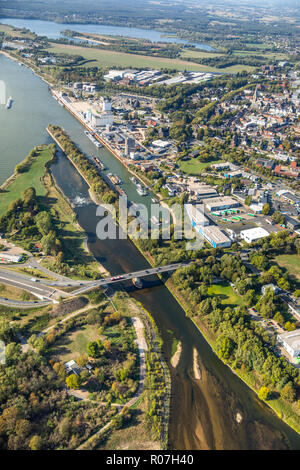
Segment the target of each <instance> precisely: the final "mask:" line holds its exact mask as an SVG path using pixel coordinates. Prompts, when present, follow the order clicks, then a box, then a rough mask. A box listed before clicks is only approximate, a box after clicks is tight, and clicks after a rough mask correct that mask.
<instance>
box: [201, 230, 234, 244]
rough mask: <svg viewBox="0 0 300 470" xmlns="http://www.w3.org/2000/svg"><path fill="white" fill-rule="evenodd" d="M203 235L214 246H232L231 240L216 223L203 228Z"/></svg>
mask: <svg viewBox="0 0 300 470" xmlns="http://www.w3.org/2000/svg"><path fill="white" fill-rule="evenodd" d="M203 235H204V237H205V239H206V240H207V241H208V243H209V244H210V245H211V246H213V247H214V248H228V247H230V246H231V240H230V238H229V237H227V235H225V233H224V232H223V231H222V230H220V229H219V227H217V226H216V225H210V226H209V227H204V228H203Z"/></svg>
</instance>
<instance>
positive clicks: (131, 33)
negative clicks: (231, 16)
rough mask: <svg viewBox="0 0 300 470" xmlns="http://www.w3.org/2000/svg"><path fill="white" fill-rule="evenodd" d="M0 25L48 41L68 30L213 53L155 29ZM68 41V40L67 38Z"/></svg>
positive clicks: (13, 22)
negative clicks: (42, 37) (195, 48)
mask: <svg viewBox="0 0 300 470" xmlns="http://www.w3.org/2000/svg"><path fill="white" fill-rule="evenodd" d="M0 23H3V24H8V25H11V26H14V27H16V28H27V29H30V31H33V32H34V33H36V34H38V35H39V36H47V37H48V38H49V39H59V38H61V37H63V35H62V34H61V33H62V31H64V30H66V29H70V30H72V31H78V32H79V33H90V34H104V35H108V36H124V37H129V38H135V39H148V40H149V41H151V42H168V43H175V44H185V45H189V46H194V47H197V48H199V49H203V50H205V51H214V50H215V49H214V48H213V47H211V46H210V45H209V44H203V43H196V42H189V41H187V40H185V39H180V38H178V37H176V36H172V37H167V36H164V34H166V33H162V32H160V31H156V30H155V29H142V28H129V27H125V26H109V25H104V24H76V23H74V24H72V23H55V22H53V21H43V20H31V19H21V18H0ZM68 39H70V38H68Z"/></svg>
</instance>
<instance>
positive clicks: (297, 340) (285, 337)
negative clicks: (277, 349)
mask: <svg viewBox="0 0 300 470" xmlns="http://www.w3.org/2000/svg"><path fill="white" fill-rule="evenodd" d="M278 340H279V342H280V343H281V344H282V345H283V347H284V349H285V350H286V351H287V352H288V354H289V355H290V356H291V357H297V356H300V330H295V331H287V332H286V333H282V334H281V335H278Z"/></svg>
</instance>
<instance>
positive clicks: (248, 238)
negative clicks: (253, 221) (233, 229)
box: [240, 227, 269, 243]
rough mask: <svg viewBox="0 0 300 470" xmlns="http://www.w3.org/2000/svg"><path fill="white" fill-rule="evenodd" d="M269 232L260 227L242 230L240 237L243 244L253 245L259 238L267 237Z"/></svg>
mask: <svg viewBox="0 0 300 470" xmlns="http://www.w3.org/2000/svg"><path fill="white" fill-rule="evenodd" d="M268 235H269V232H267V230H265V229H264V228H262V227H255V228H250V229H248V230H242V231H241V233H240V236H241V238H242V239H243V240H245V242H247V243H253V242H255V241H257V240H259V239H260V238H264V237H267V236H268Z"/></svg>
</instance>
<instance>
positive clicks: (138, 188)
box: [136, 185, 148, 196]
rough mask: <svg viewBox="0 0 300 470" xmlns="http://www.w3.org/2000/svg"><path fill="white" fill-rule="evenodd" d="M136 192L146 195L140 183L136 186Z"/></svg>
mask: <svg viewBox="0 0 300 470" xmlns="http://www.w3.org/2000/svg"><path fill="white" fill-rule="evenodd" d="M136 192H137V193H138V194H139V195H140V196H147V194H148V193H147V191H146V189H145V188H143V187H142V186H141V185H139V186H137V188H136Z"/></svg>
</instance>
